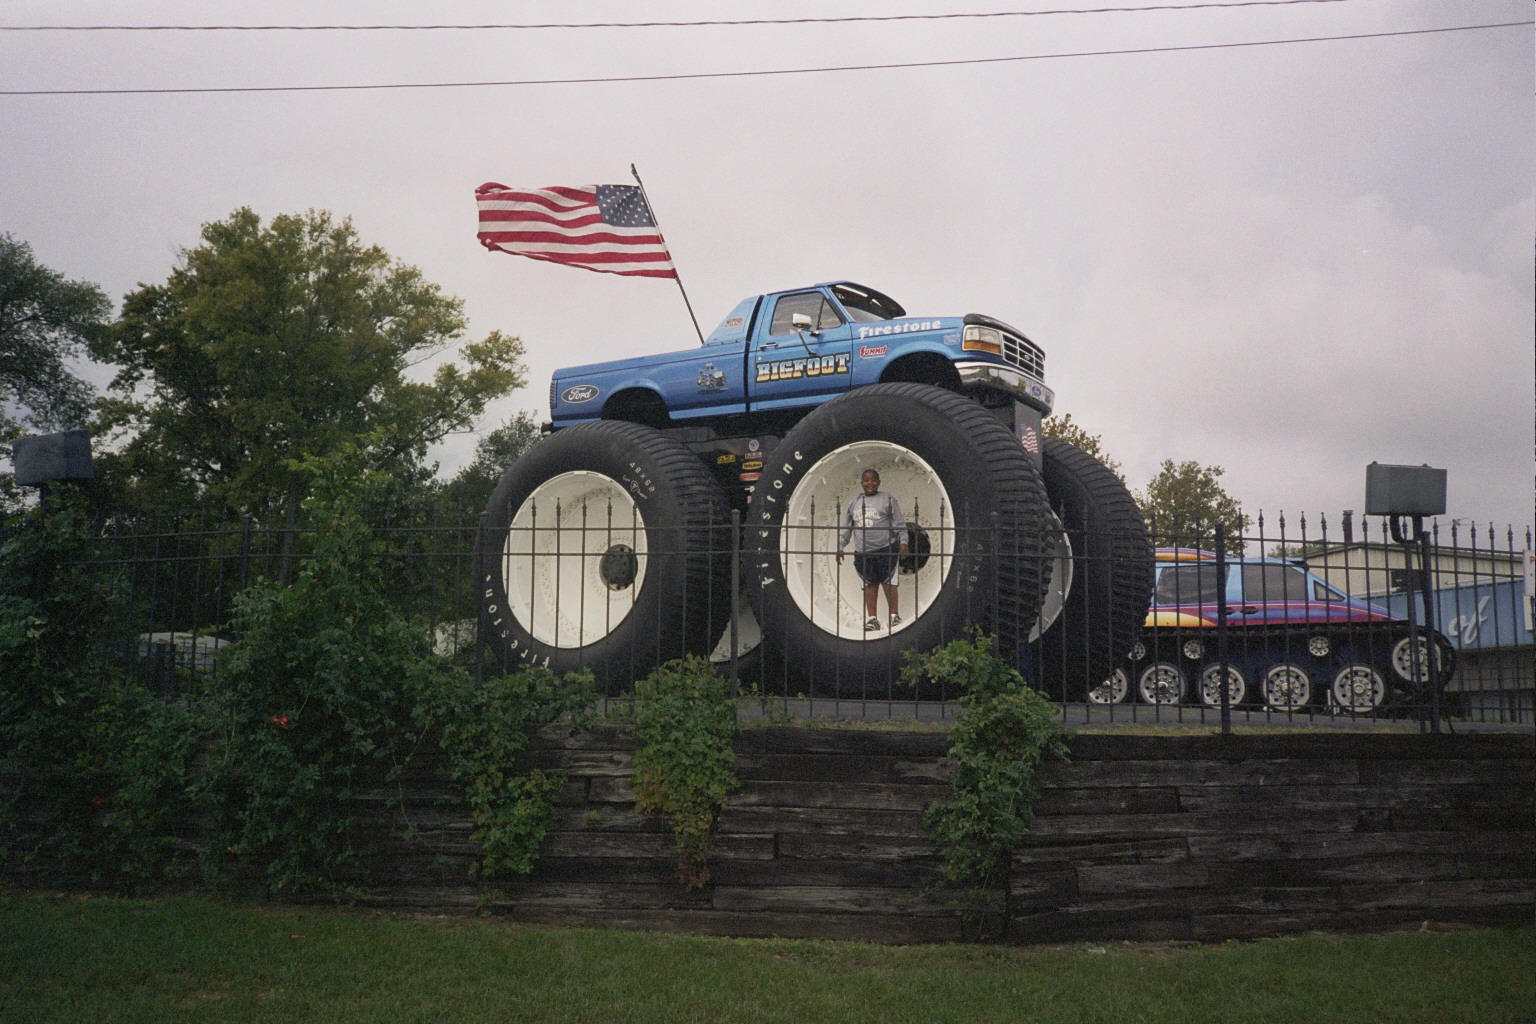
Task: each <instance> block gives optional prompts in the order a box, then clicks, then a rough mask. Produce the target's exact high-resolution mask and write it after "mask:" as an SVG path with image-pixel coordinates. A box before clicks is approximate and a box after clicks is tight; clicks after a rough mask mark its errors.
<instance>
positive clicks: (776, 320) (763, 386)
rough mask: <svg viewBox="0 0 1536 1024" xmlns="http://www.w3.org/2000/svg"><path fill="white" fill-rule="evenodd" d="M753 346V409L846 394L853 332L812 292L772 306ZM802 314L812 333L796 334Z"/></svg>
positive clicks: (793, 294)
mask: <svg viewBox="0 0 1536 1024" xmlns="http://www.w3.org/2000/svg"><path fill="white" fill-rule="evenodd" d="M767 314H768V315H767V316H766V317H765V318H763V319H762V320H761V321H760V322H759V324H760V326H759V327H758V330H757V332H756V335H755V337H754V338H753V339H752V344H751V366H749V368H748V369H749V374H750V376H749V379H748V388H749V392H750V396H751V403H752V408H753V409H759V410H761V409H775V408H781V407H785V406H793V405H805V404H807V400H808V399H813V398H817V397H827V398H830V397H832V396H833V395H837V394H840V393H842V392H844V391H847V390H848V387H849V382H850V381H851V379H852V377H853V374H852V369H853V366H852V363H853V328H852V326H851V325H850V324H849V323H848V322H847V320H845V319H844V317H843V315H842V313H841V312H840V311H839V310H838V308H837V306H836V305H835V304H834V303H833V302H832V300H831V299H829V298H828V297H827V296H825V295H823V294H822V293H821V292H820V291H816V290H814V289H812V290H810V291H804V292H791V293H789V294H787V295H780V296H779V297H778V298H777V299H775V300H774V303H773V308H772V309H771V310H768V311H767ZM796 314H804V315H805V316H807V317H809V318H810V320H811V325H812V326H811V329H810V330H806V331H798V332H797V331H796V330H795V328H794V317H795V315H796Z"/></svg>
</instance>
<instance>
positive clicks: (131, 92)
mask: <svg viewBox="0 0 1536 1024" xmlns="http://www.w3.org/2000/svg"><path fill="white" fill-rule="evenodd" d="M1531 24H1536V22H1530V21H1504V22H1498V23H1496V24H1490V25H1453V26H1450V27H1447V28H1416V29H1406V30H1403V31H1399V32H1361V33H1356V34H1353V35H1344V36H1309V37H1307V38H1303V39H1260V40H1255V41H1252V42H1244V43H1202V44H1198V45H1192V46H1147V47H1140V48H1138V49H1132V50H1080V51H1077V52H1075V53H1033V54H1027V55H1025V56H1022V57H971V58H966V59H963V60H926V61H911V62H907V63H901V64H848V65H843V66H841V67H827V68H776V69H770V70H764V71H700V72H693V73H689V74H673V75H616V76H613V77H608V78H529V79H513V80H509V81H499V82H387V83H376V84H373V85H234V86H220V87H208V88H168V89H0V96H158V95H185V94H192V93H242V92H357V91H365V90H377V89H483V88H491V87H495V86H522V85H600V84H613V83H621V82H683V81H690V80H694V79H704V78H756V77H763V76H767V75H811V74H825V73H827V72H832V71H889V70H895V69H899V68H944V67H958V66H960V65H965V64H1006V63H1012V62H1017V61H1026V60H1061V59H1064V58H1069V57H1116V56H1126V55H1130V54H1144V53H1190V52H1193V51H1197V50H1228V49H1237V48H1241V47H1253V46H1284V45H1287V44H1290V43H1328V42H1341V41H1347V40H1355V39H1387V38H1391V37H1394V36H1422V35H1434V34H1436V33H1443V32H1476V31H1480V30H1483V29H1494V28H1515V27H1517V26H1525V25H1531Z"/></svg>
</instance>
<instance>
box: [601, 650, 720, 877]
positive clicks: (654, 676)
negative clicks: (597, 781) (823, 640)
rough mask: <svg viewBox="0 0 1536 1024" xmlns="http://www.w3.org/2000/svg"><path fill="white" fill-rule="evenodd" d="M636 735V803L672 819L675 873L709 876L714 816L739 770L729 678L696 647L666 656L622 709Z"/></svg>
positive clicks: (637, 687) (637, 805)
mask: <svg viewBox="0 0 1536 1024" xmlns="http://www.w3.org/2000/svg"><path fill="white" fill-rule="evenodd" d="M625 717H627V718H628V719H629V720H630V721H632V722H633V723H634V726H635V733H636V735H637V737H638V738H639V740H640V749H639V750H637V751H636V752H635V756H634V768H635V783H634V784H635V806H636V808H637V809H639V810H641V811H651V812H656V813H660V814H665V815H667V817H669V818H671V819H672V834H673V837H674V838H675V840H676V842H677V874H678V880H679V881H681V882H682V883H683V885H684V886H685V887H686V888H689V889H696V888H700V887H702V886H704V885H706V884H708V882H709V854H710V848H711V844H712V840H713V836H714V829H715V822H716V821H717V820H718V818H719V816H720V810H721V808H723V807H724V806H725V801H726V798H727V797H729V796H730V795H731V793H733V792H735V791H736V790H737V789H738V788H739V787H740V785H741V783H740V781H739V780H738V779H737V777H736V752H735V749H734V746H733V744H734V742H735V739H736V729H737V725H736V703H735V701H733V700H731V699H730V688H729V683H728V682H727V681H726V680H725V679H724V678H722V677H721V676H720V675H719V673H717V672H715V670H714V669H713V668H711V667H710V665H709V662H707V661H705V660H704V659H703V658H700V657H697V656H696V655H689V656H688V657H686V658H681V659H678V660H676V661H669V662H667V663H666V664H664V665H661V666H660V667H658V668H657V669H656V670H655V671H653V672H652V673H651V674H650V675H648V676H646V677H645V678H644V679H642V680H640V681H639V682H637V683H636V684H635V699H634V701H633V703H631V704H629V705H628V706H627V708H626V710H625Z"/></svg>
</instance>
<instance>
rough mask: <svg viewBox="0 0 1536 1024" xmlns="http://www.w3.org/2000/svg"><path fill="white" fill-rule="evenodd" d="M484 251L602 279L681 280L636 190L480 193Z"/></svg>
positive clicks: (492, 187) (490, 188)
mask: <svg viewBox="0 0 1536 1024" xmlns="http://www.w3.org/2000/svg"><path fill="white" fill-rule="evenodd" d="M475 197H476V199H477V201H478V202H479V205H480V235H479V237H480V244H482V245H484V246H485V247H486V248H487V249H490V250H493V251H495V250H498V249H499V250H500V251H502V252H508V253H512V254H513V255H515V256H527V257H528V258H530V259H535V260H547V261H549V262H550V263H563V264H565V265H566V266H570V267H581V268H583V269H585V270H595V271H597V272H599V273H603V274H624V275H627V276H630V277H671V278H675V277H677V271H676V270H675V269H674V268H673V266H672V256H671V254H669V253H668V252H667V246H666V243H665V242H664V241H663V240H662V237H661V232H660V231H658V230H657V229H656V218H655V217H654V216H652V214H651V209H650V207H649V206H648V205H646V202H645V195H644V194H643V193H642V192H641V191H640V189H639V188H638V187H637V186H634V185H581V186H577V187H573V188H569V187H564V186H552V187H550V188H529V189H517V188H508V187H507V186H506V185H498V184H497V183H495V182H487V183H486V184H484V185H481V186H480V187H479V188H477V189H475Z"/></svg>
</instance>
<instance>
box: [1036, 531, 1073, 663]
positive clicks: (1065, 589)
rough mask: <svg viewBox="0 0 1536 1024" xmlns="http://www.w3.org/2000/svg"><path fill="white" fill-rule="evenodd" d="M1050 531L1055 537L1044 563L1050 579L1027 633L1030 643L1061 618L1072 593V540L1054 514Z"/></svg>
mask: <svg viewBox="0 0 1536 1024" xmlns="http://www.w3.org/2000/svg"><path fill="white" fill-rule="evenodd" d="M1050 530H1051V532H1052V533H1053V534H1054V535H1055V537H1056V543H1055V544H1054V545H1053V548H1052V551H1051V559H1050V561H1049V562H1047V563H1046V565H1047V567H1048V568H1049V569H1050V573H1051V578H1050V579H1049V580H1048V581H1047V582H1046V585H1045V594H1044V596H1043V597H1042V599H1041V601H1040V614H1039V615H1038V616H1037V617H1036V618H1035V626H1034V628H1033V629H1031V630H1030V631H1029V642H1030V643H1034V642H1035V641H1036V640H1039V639H1040V635H1041V634H1042V633H1044V632H1045V631H1046V630H1048V629H1050V628H1051V626H1052V625H1054V624H1055V622H1056V620H1057V619H1058V618H1060V617H1061V610H1062V609H1063V608H1065V607H1066V606H1067V597H1068V596H1069V595H1070V594H1071V593H1072V573H1073V568H1072V539H1071V538H1070V537H1068V536H1067V531H1066V528H1065V527H1063V526H1062V525H1061V520H1060V519H1058V518H1057V517H1056V513H1054V512H1052V513H1051V524H1050Z"/></svg>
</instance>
